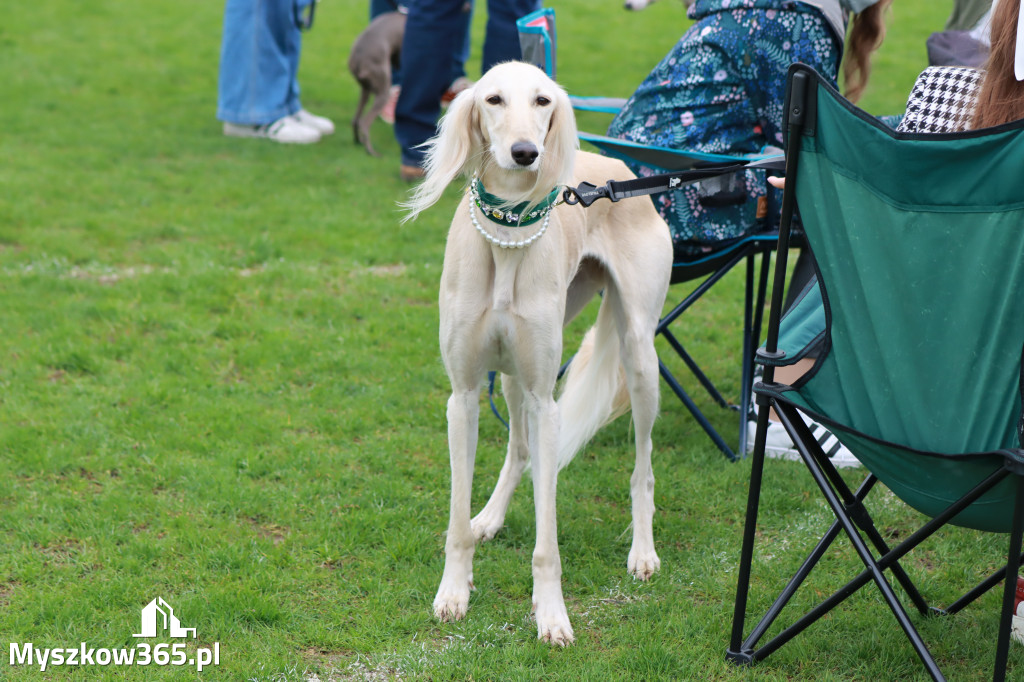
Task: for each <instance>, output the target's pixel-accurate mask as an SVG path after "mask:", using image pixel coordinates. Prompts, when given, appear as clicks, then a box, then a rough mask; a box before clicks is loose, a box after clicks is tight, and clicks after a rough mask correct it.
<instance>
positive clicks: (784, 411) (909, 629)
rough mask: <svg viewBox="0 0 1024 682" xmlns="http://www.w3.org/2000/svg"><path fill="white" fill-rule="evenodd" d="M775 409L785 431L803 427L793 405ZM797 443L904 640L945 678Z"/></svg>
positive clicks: (931, 672) (814, 465)
mask: <svg viewBox="0 0 1024 682" xmlns="http://www.w3.org/2000/svg"><path fill="white" fill-rule="evenodd" d="M775 411H776V414H778V415H779V419H780V420H781V421H782V424H783V426H785V427H786V430H787V431H789V432H790V433H795V432H796V429H795V428H794V421H796V422H800V425H801V426H803V420H801V419H800V417H799V414H797V412H796V410H795V409H794V408H792V407H789V406H786V407H782V408H780V406H778V405H776V408H775ZM805 428H806V427H805ZM796 446H797V449H798V450H799V452H800V456H801V458H802V459H803V460H804V464H805V465H806V466H807V468H808V469H809V470H810V472H811V476H812V477H813V478H814V482H815V483H816V484H817V486H818V488H819V489H820V490H821V493H822V495H824V496H825V500H826V501H827V502H828V505H829V507H831V508H832V513H833V514H835V516H836V518H837V519H839V522H840V523H841V524H842V526H843V530H844V531H845V532H846V535H847V537H849V538H850V542H851V543H852V544H853V548H854V550H855V551H856V552H857V555H858V556H859V557H860V559H861V561H862V562H863V563H864V565H865V566H866V567H867V569H868V571H869V572H870V573H871V578H872V579H873V580H874V582H875V585H877V586H878V590H879V591H880V592H881V593H882V597H883V598H884V599H885V602H886V604H888V605H889V609H890V610H891V611H892V613H893V615H894V616H895V617H896V621H897V622H898V623H899V624H900V627H901V628H902V629H903V632H904V634H906V636H907V639H909V640H910V644H911V646H913V647H914V651H915V652H917V655H918V657H919V658H920V659H921V662H922V663H923V664H924V666H925V669H927V671H928V674H929V675H930V676H931V677H932V679H933V680H945V679H946V678H945V677H944V676H943V674H942V671H941V670H939V666H938V664H937V663H936V662H935V659H934V658H933V657H932V655H931V652H929V651H928V647H927V646H926V645H925V643H924V640H922V639H921V635H920V634H919V633H918V632H917V629H916V628H915V627H914V624H913V623H912V622H911V621H910V616H908V615H907V612H906V610H905V609H904V608H903V605H902V604H901V603H900V601H899V599H898V598H897V596H896V593H895V592H894V591H893V589H892V586H891V585H890V584H889V582H888V581H887V580H886V579H885V575H884V574H883V573H882V569H881V568H880V567H879V565H878V563H877V561H876V560H875V558H874V556H872V554H871V551H870V550H869V549H868V547H867V545H865V544H864V540H863V539H862V538H861V536H860V533H858V532H857V527H856V525H855V524H854V522H853V520H852V519H851V518H850V517H849V515H848V514H847V513H846V510H845V509H844V507H843V503H842V501H841V500H840V499H839V497H838V496H837V495H836V493H835V491H834V490H833V489H832V486H831V485H829V481H828V479H827V477H826V476H825V474H824V472H823V471H822V470H821V467H820V466H819V465H818V462H817V461H816V460H815V458H814V456H813V455H812V454H811V452H810V450H808V449H807V447H806V446H805V445H804V444H803V443H802V442H800V441H799V440H798V441H797V443H796Z"/></svg>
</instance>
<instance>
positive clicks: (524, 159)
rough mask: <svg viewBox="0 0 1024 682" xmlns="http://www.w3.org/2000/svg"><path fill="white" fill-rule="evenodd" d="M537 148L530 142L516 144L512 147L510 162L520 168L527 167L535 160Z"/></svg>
mask: <svg viewBox="0 0 1024 682" xmlns="http://www.w3.org/2000/svg"><path fill="white" fill-rule="evenodd" d="M537 153H538V152H537V147H535V146H534V144H533V143H532V142H516V143H515V144H513V145H512V160H513V161H515V162H516V163H518V164H519V165H520V166H529V165H530V164H531V163H533V162H534V161H536V160H537Z"/></svg>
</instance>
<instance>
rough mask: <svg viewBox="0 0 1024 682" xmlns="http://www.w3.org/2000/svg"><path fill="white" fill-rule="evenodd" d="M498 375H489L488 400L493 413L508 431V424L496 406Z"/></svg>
mask: <svg viewBox="0 0 1024 682" xmlns="http://www.w3.org/2000/svg"><path fill="white" fill-rule="evenodd" d="M497 375H498V373H497V372H488V373H487V399H488V400H489V401H490V402H491V412H493V413H494V416H495V417H497V418H498V421H500V422H501V423H502V424H504V425H505V428H506V429H508V422H507V421H505V419H504V418H503V417H502V416H501V412H498V406H497V405H495V404H494V377H496V376H497Z"/></svg>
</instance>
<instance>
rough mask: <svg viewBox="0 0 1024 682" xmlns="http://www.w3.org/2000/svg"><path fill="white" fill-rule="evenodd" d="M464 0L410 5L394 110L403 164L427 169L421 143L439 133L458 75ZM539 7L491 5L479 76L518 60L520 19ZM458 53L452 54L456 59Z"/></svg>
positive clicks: (531, 0) (527, 0)
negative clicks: (444, 100)
mask: <svg viewBox="0 0 1024 682" xmlns="http://www.w3.org/2000/svg"><path fill="white" fill-rule="evenodd" d="M464 5H465V0H411V1H410V2H409V3H408V7H409V18H408V20H407V21H406V24H405V40H404V41H403V42H402V94H401V96H399V98H398V106H397V107H395V139H397V140H398V144H399V145H400V146H401V148H402V163H403V164H405V165H407V166H421V165H422V164H423V150H422V149H418V148H417V147H418V145H421V144H423V143H424V142H426V141H427V140H429V139H430V138H431V137H433V136H434V133H435V132H436V131H437V118H438V116H439V115H440V113H441V95H443V94H444V92H445V90H447V89H448V86H449V85H451V82H452V80H453V78H452V74H453V73H455V74H457V73H458V68H457V60H458V54H459V53H458V51H457V50H452V46H453V45H459V46H462V45H464V44H465V41H466V36H467V35H468V31H469V20H470V17H471V15H470V13H468V12H463V7H464ZM539 8H540V0H488V1H487V33H486V34H485V36H484V54H483V60H482V64H481V67H482V68H481V72H486V71H487V70H488V69H489V68H491V67H492V66H494V65H495V64H497V63H498V62H502V61H508V60H510V59H520V57H521V51H520V49H519V32H518V30H517V29H516V19H518V18H519V17H522V16H525V15H527V14H529V13H530V12H533V11H535V10H537V9H539ZM453 52H454V54H453Z"/></svg>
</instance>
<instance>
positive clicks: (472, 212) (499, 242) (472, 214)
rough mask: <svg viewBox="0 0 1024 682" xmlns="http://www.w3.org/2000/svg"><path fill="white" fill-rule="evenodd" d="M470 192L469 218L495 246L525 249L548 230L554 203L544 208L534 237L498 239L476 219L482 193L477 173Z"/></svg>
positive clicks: (478, 230) (470, 185)
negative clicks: (477, 180)
mask: <svg viewBox="0 0 1024 682" xmlns="http://www.w3.org/2000/svg"><path fill="white" fill-rule="evenodd" d="M469 193H470V195H471V196H470V199H469V220H470V222H471V223H473V227H475V228H476V231H477V232H479V233H480V234H481V236H483V238H484V239H486V240H487V241H489V242H490V243H491V244H494V245H495V246H498V247H500V248H503V249H523V248H526V247H528V246H529V245H530V244H533V243H534V242H535V241H537V240H538V239H539V238H540V237H541V235H543V234H544V233H545V232H546V231H547V229H548V223H550V222H551V209H552V208H554V206H553V205H552V206H548V207H547V209H545V210H544V222H543V223H541V226H540V230H538V231H537V232H535V233H534V234H533V236H532V237H529V238H528V239H524V240H522V241H518V242H516V241H506V240H504V239H498V238H497V237H495V236H493V235H491V233H489V232H488V231H487V230H485V229H484V228H483V225H481V224H480V221H479V220H477V219H476V205H477V203H479V201H480V195H479V194H478V193H477V191H476V176H475V175H474V176H473V181H472V182H470V184H469Z"/></svg>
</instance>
